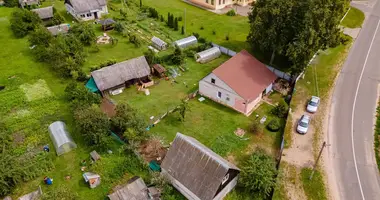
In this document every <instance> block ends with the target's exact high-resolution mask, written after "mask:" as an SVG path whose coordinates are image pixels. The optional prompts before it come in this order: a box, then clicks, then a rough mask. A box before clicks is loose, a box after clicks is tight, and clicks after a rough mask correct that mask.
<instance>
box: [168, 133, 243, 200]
mask: <svg viewBox="0 0 380 200" xmlns="http://www.w3.org/2000/svg"><path fill="white" fill-rule="evenodd" d="M161 168H162V172H161V174H162V175H163V176H165V177H166V178H168V180H169V181H170V182H171V184H172V185H173V186H174V187H175V188H176V189H177V190H178V191H179V192H181V193H182V194H183V195H184V196H185V197H186V198H187V199H189V200H221V199H223V198H224V197H225V196H226V195H227V193H229V192H230V191H231V190H232V189H233V188H234V187H235V185H236V183H237V179H238V175H239V173H240V169H239V168H237V167H236V166H235V165H233V164H231V163H229V162H228V161H226V160H225V159H223V158H222V157H221V156H219V155H218V154H216V153H214V152H213V151H211V150H210V149H209V148H207V147H206V146H204V145H203V144H201V143H200V142H198V141H197V140H196V139H194V138H192V137H189V136H186V135H183V134H181V133H177V136H176V138H175V139H174V141H173V143H172V145H171V147H170V148H169V151H168V152H167V154H166V156H165V158H164V160H163V162H162V164H161Z"/></svg>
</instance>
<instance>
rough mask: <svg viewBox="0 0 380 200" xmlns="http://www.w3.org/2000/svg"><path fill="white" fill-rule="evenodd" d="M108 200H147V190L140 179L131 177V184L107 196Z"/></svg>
mask: <svg viewBox="0 0 380 200" xmlns="http://www.w3.org/2000/svg"><path fill="white" fill-rule="evenodd" d="M108 198H109V199H110V200H149V196H148V188H147V187H146V185H145V183H144V180H143V179H142V178H140V177H133V178H132V179H131V182H129V183H127V184H125V185H124V186H122V187H121V188H119V189H117V190H116V191H115V192H114V193H112V194H110V195H108Z"/></svg>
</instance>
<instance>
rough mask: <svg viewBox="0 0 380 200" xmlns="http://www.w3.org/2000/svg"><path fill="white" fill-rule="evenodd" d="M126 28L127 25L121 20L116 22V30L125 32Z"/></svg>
mask: <svg viewBox="0 0 380 200" xmlns="http://www.w3.org/2000/svg"><path fill="white" fill-rule="evenodd" d="M124 30H125V27H124V25H123V24H122V23H121V22H116V23H115V31H116V32H118V33H123V31H124Z"/></svg>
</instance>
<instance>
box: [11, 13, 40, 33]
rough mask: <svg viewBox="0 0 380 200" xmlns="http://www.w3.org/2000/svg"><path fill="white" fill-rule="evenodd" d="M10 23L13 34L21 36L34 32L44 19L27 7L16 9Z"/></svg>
mask: <svg viewBox="0 0 380 200" xmlns="http://www.w3.org/2000/svg"><path fill="white" fill-rule="evenodd" d="M10 23H11V30H12V31H13V34H14V35H15V36H16V37H18V38H21V37H24V36H26V35H27V34H29V33H30V32H32V31H33V30H34V29H35V28H36V27H38V26H39V24H41V23H42V21H41V19H40V18H39V17H38V15H37V14H36V13H35V12H32V11H29V10H27V9H16V10H15V11H14V12H13V13H12V16H11V19H10Z"/></svg>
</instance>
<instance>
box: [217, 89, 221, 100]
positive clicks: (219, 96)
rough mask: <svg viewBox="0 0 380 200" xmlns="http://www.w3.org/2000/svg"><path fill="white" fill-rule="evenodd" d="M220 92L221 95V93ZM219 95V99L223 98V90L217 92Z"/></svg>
mask: <svg viewBox="0 0 380 200" xmlns="http://www.w3.org/2000/svg"><path fill="white" fill-rule="evenodd" d="M219 94H220V95H219ZM217 97H218V98H219V99H221V98H222V92H221V91H218V93H217Z"/></svg>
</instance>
